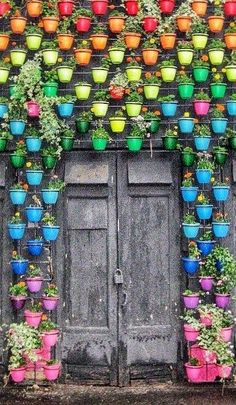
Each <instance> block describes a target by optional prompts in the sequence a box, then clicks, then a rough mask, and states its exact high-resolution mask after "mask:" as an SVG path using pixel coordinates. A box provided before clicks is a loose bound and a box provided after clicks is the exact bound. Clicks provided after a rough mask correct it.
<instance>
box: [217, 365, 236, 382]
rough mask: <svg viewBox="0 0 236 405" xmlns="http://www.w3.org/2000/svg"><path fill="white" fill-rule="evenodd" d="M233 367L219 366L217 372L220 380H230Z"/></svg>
mask: <svg viewBox="0 0 236 405" xmlns="http://www.w3.org/2000/svg"><path fill="white" fill-rule="evenodd" d="M232 369H233V366H232V365H226V364H217V371H218V375H219V377H220V378H224V379H225V378H230V374H231V372H232Z"/></svg>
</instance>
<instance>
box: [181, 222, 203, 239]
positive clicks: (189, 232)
mask: <svg viewBox="0 0 236 405" xmlns="http://www.w3.org/2000/svg"><path fill="white" fill-rule="evenodd" d="M182 225H183V233H184V236H185V237H186V238H188V239H194V238H196V237H197V235H198V232H199V228H200V223H196V224H185V223H183V224H182Z"/></svg>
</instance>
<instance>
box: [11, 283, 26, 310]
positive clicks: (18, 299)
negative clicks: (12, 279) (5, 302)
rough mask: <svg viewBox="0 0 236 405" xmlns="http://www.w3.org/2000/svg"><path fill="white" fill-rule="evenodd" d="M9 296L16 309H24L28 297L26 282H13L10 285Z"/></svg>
mask: <svg viewBox="0 0 236 405" xmlns="http://www.w3.org/2000/svg"><path fill="white" fill-rule="evenodd" d="M9 297H10V300H11V303H12V306H13V308H14V309H15V310H20V309H22V308H23V307H24V305H25V301H26V297H27V288H26V284H25V282H24V281H19V282H18V283H16V284H12V283H11V284H10V287H9Z"/></svg>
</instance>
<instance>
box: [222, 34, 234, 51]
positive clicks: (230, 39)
mask: <svg viewBox="0 0 236 405" xmlns="http://www.w3.org/2000/svg"><path fill="white" fill-rule="evenodd" d="M224 40H225V45H226V46H227V48H228V49H236V33H235V32H231V33H228V34H225V35H224Z"/></svg>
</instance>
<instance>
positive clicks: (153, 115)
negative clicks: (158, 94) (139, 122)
mask: <svg viewBox="0 0 236 405" xmlns="http://www.w3.org/2000/svg"><path fill="white" fill-rule="evenodd" d="M159 115H160V111H159V110H156V111H150V110H147V111H145V112H144V113H143V118H144V120H160V117H159Z"/></svg>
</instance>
